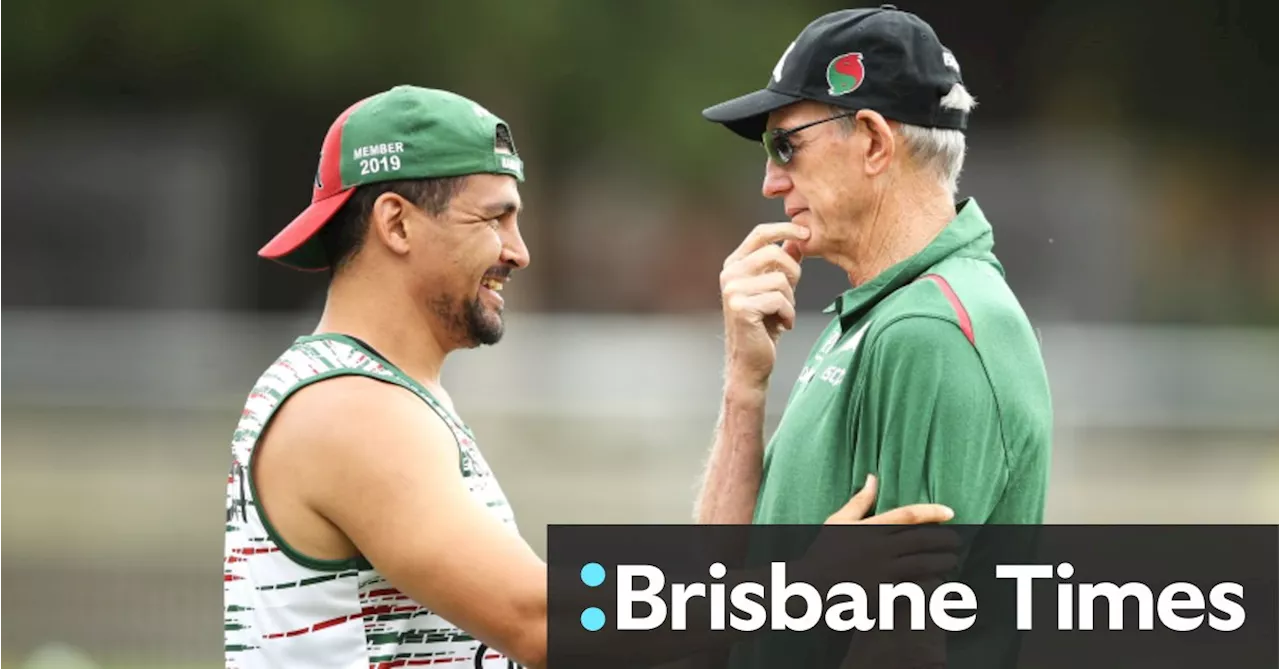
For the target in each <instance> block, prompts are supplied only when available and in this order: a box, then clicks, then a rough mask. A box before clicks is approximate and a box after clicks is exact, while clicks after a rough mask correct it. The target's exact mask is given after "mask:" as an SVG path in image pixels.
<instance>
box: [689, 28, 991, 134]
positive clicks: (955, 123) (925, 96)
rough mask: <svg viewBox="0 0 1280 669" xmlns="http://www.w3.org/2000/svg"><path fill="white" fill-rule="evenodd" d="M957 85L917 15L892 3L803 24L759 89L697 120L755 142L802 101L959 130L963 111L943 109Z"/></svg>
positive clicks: (956, 71) (952, 64)
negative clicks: (772, 119)
mask: <svg viewBox="0 0 1280 669" xmlns="http://www.w3.org/2000/svg"><path fill="white" fill-rule="evenodd" d="M961 83H963V79H961V77H960V65H959V63H958V62H957V61H956V58H955V56H954V55H953V54H952V53H951V51H950V50H949V49H947V48H946V47H945V46H943V45H942V42H941V41H939V40H938V35H937V34H936V33H934V31H933V28H932V27H930V26H929V24H928V23H925V22H924V20H923V19H921V18H920V17H918V16H916V15H915V14H912V13H910V12H904V11H902V10H900V9H898V8H897V7H895V6H893V5H881V6H879V7H876V8H869V9H845V10H841V11H838V12H832V13H830V14H826V15H824V16H822V17H820V18H818V19H817V20H815V21H814V22H812V23H810V24H809V25H808V26H805V29H804V30H802V31H801V32H800V35H799V37H796V39H795V41H793V42H792V43H791V45H790V46H788V47H787V49H786V51H784V52H783V54H782V57H781V58H779V59H778V64H777V65H775V66H774V68H773V73H772V75H771V76H770V77H769V84H768V85H767V86H765V87H764V89H763V90H759V91H756V92H754V93H748V94H747V95H744V96H742V97H739V98H734V99H732V100H729V101H727V102H722V103H720V104H718V105H716V106H714V107H709V108H707V109H704V110H703V111H702V116H703V117H704V118H706V119H707V120H708V121H714V122H716V123H720V124H722V125H724V126H725V127H727V128H728V129H730V130H732V131H733V132H735V133H737V134H738V135H741V136H742V137H746V138H747V139H751V140H757V141H758V140H759V139H760V138H761V136H762V135H763V134H764V131H765V124H766V121H767V119H768V117H769V113H770V112H772V111H775V110H778V109H781V108H783V107H785V106H787V105H789V104H792V103H794V102H799V101H801V100H814V101H817V102H824V103H828V104H832V105H836V106H838V107H843V108H846V109H871V110H874V111H877V112H879V113H880V114H882V115H883V116H884V117H885V118H888V119H892V120H895V121H899V122H902V123H908V124H911V125H919V126H924V127H930V128H948V129H955V130H964V129H965V126H966V125H967V123H968V116H969V115H968V112H966V111H961V110H959V109H948V108H944V107H943V106H942V105H941V101H942V98H943V97H945V96H946V95H947V94H948V93H949V92H950V91H951V89H952V87H953V86H955V85H956V84H961Z"/></svg>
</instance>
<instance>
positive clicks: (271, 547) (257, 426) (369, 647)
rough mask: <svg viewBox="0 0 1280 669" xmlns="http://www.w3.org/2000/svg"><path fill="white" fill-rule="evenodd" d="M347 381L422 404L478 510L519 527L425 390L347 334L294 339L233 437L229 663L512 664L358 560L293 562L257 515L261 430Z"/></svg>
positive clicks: (331, 667) (370, 668)
mask: <svg viewBox="0 0 1280 669" xmlns="http://www.w3.org/2000/svg"><path fill="white" fill-rule="evenodd" d="M343 375H361V376H368V377H372V378H375V379H379V380H382V381H385V382H387V383H393V384H396V385H398V386H401V387H403V388H405V389H407V390H409V391H410V392H413V393H414V394H415V395H417V396H418V397H420V398H421V399H422V400H423V402H425V403H426V404H427V406H429V407H430V408H431V409H432V410H433V411H435V412H436V414H437V415H439V416H440V418H441V419H443V420H444V421H445V423H446V424H448V426H449V429H450V430H451V431H452V432H453V435H454V437H455V439H456V440H457V443H458V450H459V453H460V466H461V469H462V476H463V478H464V479H465V481H466V484H467V488H468V490H469V491H470V493H471V495H472V496H473V497H474V498H475V500H476V502H477V503H479V504H481V505H482V506H484V507H486V508H488V509H489V510H490V511H491V512H493V513H494V514H496V515H497V516H498V518H500V519H501V520H502V521H503V522H504V523H508V524H511V525H512V526H513V527H514V524H515V520H514V518H513V516H512V513H511V508H510V507H509V506H508V505H507V499H506V496H505V495H504V494H503V492H502V489H501V488H500V487H499V486H498V481H497V479H495V478H494V476H493V473H492V472H491V471H490V470H489V467H488V466H487V465H486V464H485V461H484V458H483V457H482V456H481V454H480V451H479V450H478V449H477V448H476V444H475V440H474V439H473V437H472V434H471V432H470V430H469V429H468V428H467V427H466V426H465V425H463V424H462V422H461V421H460V420H458V419H457V418H456V417H454V416H453V415H452V414H451V413H450V412H449V411H448V410H447V409H446V408H445V407H444V406H442V405H441V404H440V403H439V402H438V401H437V400H436V399H435V398H434V397H432V396H431V394H430V393H429V392H427V390H426V389H425V388H423V387H422V386H421V385H419V384H418V383H417V382H415V381H414V380H412V379H410V378H408V377H407V376H406V375H405V374H404V373H402V372H401V371H400V370H398V369H396V368H395V367H394V366H392V365H391V364H390V363H389V362H387V361H385V360H383V359H381V358H379V357H377V355H376V354H375V353H373V352H372V351H370V350H368V349H367V348H365V347H363V346H361V345H360V344H359V343H358V342H357V341H356V340H353V339H351V338H349V337H345V336H342V335H313V336H307V337H300V338H298V339H297V340H296V341H295V342H294V344H293V346H291V347H290V348H289V349H288V350H286V351H285V352H284V353H283V354H282V355H281V356H280V357H279V358H278V359H277V360H276V361H275V363H273V364H272V365H271V366H270V367H269V368H268V369H267V371H266V372H265V373H264V374H263V375H262V377H261V378H260V379H259V380H258V383H257V384H256V385H255V386H254V388H253V391H252V392H251V393H250V394H249V398H248V401H247V402H246V403H245V407H244V411H243V413H242V414H241V416H240V422H239V424H238V425H237V426H236V431H235V434H234V436H233V437H232V442H231V452H232V465H231V473H230V475H229V476H228V477H227V535H226V546H225V548H224V556H223V559H224V561H225V564H224V567H223V577H222V580H223V600H224V608H225V613H224V618H225V644H226V663H227V665H226V666H227V667H228V668H229V669H233V668H234V669H260V668H265V667H306V668H308V669H337V668H339V667H341V668H342V669H356V668H360V669H391V668H392V667H413V666H432V667H454V668H457V669H464V668H465V669H472V668H474V667H482V668H486V669H489V668H492V669H498V668H502V669H507V668H509V667H515V666H516V665H515V664H514V663H513V662H510V661H509V660H507V658H505V657H504V656H502V655H500V654H499V653H498V652H497V651H494V650H491V649H489V648H486V647H485V646H484V645H483V644H481V643H480V641H478V640H476V639H474V638H472V637H471V636H470V635H468V634H467V633H466V632H463V631H462V630H460V629H458V628H457V627H456V626H454V625H453V624H451V623H450V622H449V621H447V620H445V619H444V618H441V617H440V616H438V615H436V614H435V613H433V612H432V611H430V610H429V609H427V608H426V607H425V606H422V605H421V604H418V603H417V602H415V601H413V600H411V599H409V597H407V596H406V595H403V594H401V593H400V592H399V591H398V590H397V589H396V588H395V586H393V585H391V583H389V582H387V580H386V579H384V578H383V577H382V575H381V574H379V573H378V572H377V571H376V570H374V569H373V567H372V566H371V565H370V564H369V563H368V562H367V561H366V560H364V559H363V558H356V559H352V560H327V561H326V560H316V559H311V558H308V557H306V556H303V555H299V554H298V553H297V552H296V551H294V550H293V549H292V548H291V547H290V546H288V545H287V544H286V543H285V542H284V541H283V540H282V539H281V538H280V537H279V536H278V535H277V534H276V532H275V530H274V528H273V527H272V526H271V524H270V523H269V522H268V519H267V518H266V517H264V516H263V515H262V514H261V513H260V512H259V508H258V506H257V504H255V503H254V500H255V498H256V495H255V494H254V480H253V476H252V466H253V457H252V456H253V449H254V446H255V445H256V444H257V442H258V438H259V435H260V434H261V433H262V430H263V428H264V426H265V425H266V424H267V423H268V422H269V421H270V420H271V417H272V415H273V414H274V413H275V411H276V410H277V409H278V408H279V407H280V405H281V404H282V403H283V402H284V401H285V400H286V399H287V398H288V397H289V396H290V395H291V394H293V393H294V392H296V391H297V390H298V389H300V388H303V387H305V386H307V385H309V384H312V383H315V382H318V381H323V380H325V379H330V378H333V377H335V376H343ZM353 419H354V417H353Z"/></svg>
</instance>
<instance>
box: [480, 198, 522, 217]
mask: <svg viewBox="0 0 1280 669" xmlns="http://www.w3.org/2000/svg"><path fill="white" fill-rule="evenodd" d="M520 209H521V205H520V203H519V202H516V201H514V200H501V201H498V202H493V203H490V204H487V205H485V206H484V207H483V211H484V213H485V215H486V216H489V217H490V218H499V217H502V216H509V215H511V214H518V213H520Z"/></svg>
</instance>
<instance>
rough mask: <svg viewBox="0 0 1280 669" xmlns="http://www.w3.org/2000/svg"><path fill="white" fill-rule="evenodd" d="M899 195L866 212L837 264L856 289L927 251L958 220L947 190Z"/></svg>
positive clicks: (902, 190)
mask: <svg viewBox="0 0 1280 669" xmlns="http://www.w3.org/2000/svg"><path fill="white" fill-rule="evenodd" d="M898 192H899V193H903V195H899V196H898V197H886V198H884V199H883V200H881V202H880V203H879V204H878V206H876V207H875V208H873V209H871V210H870V211H868V212H867V216H866V218H865V219H864V222H862V223H860V224H858V226H857V230H858V233H857V234H855V235H854V236H853V237H852V238H851V239H850V241H849V243H848V244H847V248H845V249H844V250H843V253H842V254H841V256H840V258H839V260H838V261H837V263H836V264H837V265H839V266H840V268H841V269H843V270H844V271H845V273H846V274H848V275H849V283H851V284H852V285H853V286H854V287H857V286H861V285H863V284H865V283H867V282H868V281H871V280H872V279H874V278H876V277H877V276H879V275H880V274H881V273H883V272H884V271H885V270H887V269H889V268H890V267H893V266H894V265H896V264H898V263H900V262H902V261H904V260H906V259H908V258H910V257H911V256H914V255H915V254H917V253H919V252H920V251H922V250H924V248H925V247H926V246H928V245H929V243H930V242H932V241H933V240H934V238H935V237H937V236H938V233H940V232H942V230H943V229H944V228H946V227H947V224H948V223H949V222H950V221H951V219H953V218H955V215H956V210H955V205H953V204H952V202H951V198H950V197H949V196H948V195H947V194H946V192H945V191H942V190H940V189H939V190H938V191H937V192H932V193H930V194H929V196H927V197H914V196H911V195H906V194H905V193H909V192H910V191H909V190H906V189H901V190H899V191H898Z"/></svg>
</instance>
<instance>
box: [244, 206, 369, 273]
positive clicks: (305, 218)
mask: <svg viewBox="0 0 1280 669" xmlns="http://www.w3.org/2000/svg"><path fill="white" fill-rule="evenodd" d="M354 192H355V189H354V188H349V189H347V190H345V191H342V192H340V193H337V194H336V195H331V196H329V197H327V198H325V199H323V200H317V201H315V202H312V203H311V206H309V207H307V208H306V209H305V210H303V212H302V213H301V214H298V216H297V218H294V219H293V221H291V222H290V223H289V225H287V226H285V228H284V229H283V230H281V231H280V233H279V234H277V235H276V236H275V237H274V238H272V240H271V241H269V242H267V244H266V246H263V247H262V248H261V249H259V250H258V255H259V256H261V257H263V258H268V259H270V260H274V261H276V262H278V263H280V264H282V265H287V266H289V267H292V268H294V269H300V270H307V271H321V270H325V269H328V268H329V267H328V264H327V263H325V262H323V261H320V262H318V263H317V262H316V261H315V260H313V259H304V258H301V257H299V256H300V255H314V256H317V257H318V256H319V254H299V253H298V251H299V250H300V249H302V248H303V246H304V245H305V244H306V243H307V242H309V241H311V240H312V238H313V237H315V234H316V233H317V232H319V231H320V228H323V227H324V224H325V223H328V222H329V219H330V218H333V215H334V213H335V212H337V211H338V209H340V208H341V207H342V205H344V204H346V202H347V200H349V199H351V194H352V193H354Z"/></svg>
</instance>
